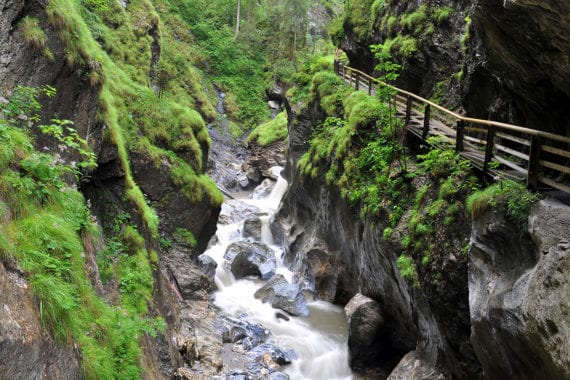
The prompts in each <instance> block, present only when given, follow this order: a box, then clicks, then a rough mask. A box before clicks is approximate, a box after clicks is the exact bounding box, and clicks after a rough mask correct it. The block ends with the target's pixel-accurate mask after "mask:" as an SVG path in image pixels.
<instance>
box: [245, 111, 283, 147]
mask: <svg viewBox="0 0 570 380" xmlns="http://www.w3.org/2000/svg"><path fill="white" fill-rule="evenodd" d="M286 137H287V112H285V111H282V112H281V113H279V114H278V115H277V116H276V117H275V119H273V120H270V121H268V122H267V123H264V124H261V125H259V126H258V127H257V128H255V129H254V130H253V131H252V132H251V133H250V134H249V136H248V138H247V141H248V142H249V143H250V144H251V143H257V144H259V145H261V146H267V145H269V144H271V143H274V142H277V141H283V140H285V138H286Z"/></svg>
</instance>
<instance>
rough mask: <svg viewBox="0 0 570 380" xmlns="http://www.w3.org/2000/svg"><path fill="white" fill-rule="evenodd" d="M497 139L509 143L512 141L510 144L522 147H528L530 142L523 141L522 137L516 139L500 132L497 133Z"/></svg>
mask: <svg viewBox="0 0 570 380" xmlns="http://www.w3.org/2000/svg"><path fill="white" fill-rule="evenodd" d="M497 137H500V138H502V139H505V140H509V141H512V142H516V143H519V144H522V145H526V146H530V140H528V139H523V138H522V137H517V136H513V135H509V134H507V133H502V132H500V133H497Z"/></svg>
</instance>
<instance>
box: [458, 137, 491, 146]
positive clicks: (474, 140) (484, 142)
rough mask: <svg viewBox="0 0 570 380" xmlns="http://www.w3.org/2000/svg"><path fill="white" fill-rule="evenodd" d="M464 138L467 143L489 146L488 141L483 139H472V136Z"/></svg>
mask: <svg viewBox="0 0 570 380" xmlns="http://www.w3.org/2000/svg"><path fill="white" fill-rule="evenodd" d="M463 138H464V139H465V140H467V141H471V142H474V143H477V144H481V145H487V141H485V140H483V139H478V138H476V137H471V136H463Z"/></svg>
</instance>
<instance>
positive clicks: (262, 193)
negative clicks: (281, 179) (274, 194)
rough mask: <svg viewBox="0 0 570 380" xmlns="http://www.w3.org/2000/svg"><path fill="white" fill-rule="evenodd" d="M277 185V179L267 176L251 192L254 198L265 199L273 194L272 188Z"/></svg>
mask: <svg viewBox="0 0 570 380" xmlns="http://www.w3.org/2000/svg"><path fill="white" fill-rule="evenodd" d="M274 187H275V181H273V180H271V179H269V178H266V179H264V180H263V181H262V182H261V184H259V185H258V186H257V187H256V188H255V189H254V190H253V193H252V194H251V198H252V199H263V198H265V197H267V196H268V195H269V194H271V190H273V188H274Z"/></svg>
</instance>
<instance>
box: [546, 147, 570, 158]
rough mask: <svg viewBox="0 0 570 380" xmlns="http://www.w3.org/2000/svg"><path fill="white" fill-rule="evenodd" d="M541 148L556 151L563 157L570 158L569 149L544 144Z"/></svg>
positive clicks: (551, 151) (555, 152)
mask: <svg viewBox="0 0 570 380" xmlns="http://www.w3.org/2000/svg"><path fill="white" fill-rule="evenodd" d="M541 149H542V150H543V151H545V152H549V153H554V154H557V155H559V156H562V157H567V158H570V152H569V151H567V150H562V149H558V148H555V147H553V146H549V145H543V146H542V147H541Z"/></svg>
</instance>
